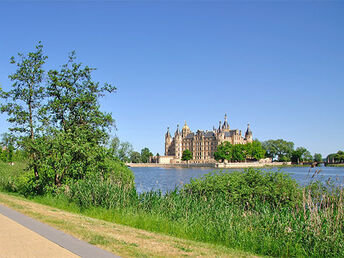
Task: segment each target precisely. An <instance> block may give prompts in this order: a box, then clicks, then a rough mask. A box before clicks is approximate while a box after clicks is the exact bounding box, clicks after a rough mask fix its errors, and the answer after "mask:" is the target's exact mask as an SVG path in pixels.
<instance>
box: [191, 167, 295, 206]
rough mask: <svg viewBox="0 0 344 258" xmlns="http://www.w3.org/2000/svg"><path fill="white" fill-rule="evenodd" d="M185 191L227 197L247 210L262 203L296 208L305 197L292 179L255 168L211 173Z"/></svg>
mask: <svg viewBox="0 0 344 258" xmlns="http://www.w3.org/2000/svg"><path fill="white" fill-rule="evenodd" d="M184 190H185V191H186V192H187V193H189V194H197V195H200V196H208V197H210V196H212V195H214V194H217V193H221V194H225V196H226V199H227V201H228V202H231V203H235V204H237V205H244V206H245V207H254V206H255V205H256V204H257V203H259V202H262V201H264V202H265V203H268V204H269V205H271V206H272V207H276V206H281V207H282V206H283V207H284V206H288V207H293V206H295V205H296V204H297V203H298V202H299V201H300V197H301V189H300V187H299V186H298V185H297V183H296V181H295V180H293V179H291V177H290V176H289V175H286V174H284V173H282V172H272V171H270V172H265V171H262V170H260V169H253V168H250V169H246V170H244V171H243V172H238V171H237V172H233V173H224V172H223V173H210V174H207V175H205V176H203V177H202V178H199V179H192V180H191V182H190V184H187V185H185V187H184Z"/></svg>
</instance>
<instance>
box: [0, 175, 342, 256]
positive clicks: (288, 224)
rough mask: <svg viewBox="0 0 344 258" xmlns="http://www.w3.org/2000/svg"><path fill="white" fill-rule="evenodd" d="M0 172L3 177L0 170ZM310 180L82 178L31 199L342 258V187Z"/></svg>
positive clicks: (250, 247) (267, 251)
mask: <svg viewBox="0 0 344 258" xmlns="http://www.w3.org/2000/svg"><path fill="white" fill-rule="evenodd" d="M0 173H1V172H0ZM317 174H319V173H318V171H316V172H315V173H314V175H310V182H309V184H308V185H307V186H300V185H298V184H297V183H296V182H295V181H294V180H293V179H291V178H290V177H289V176H288V175H286V174H283V173H281V172H265V171H263V170H257V169H248V170H245V171H244V172H242V171H241V172H235V173H230V174H227V173H217V174H216V175H215V174H210V175H206V176H205V177H203V178H201V179H198V180H194V181H192V182H190V184H188V185H186V186H185V187H184V188H182V189H175V190H173V191H170V192H167V193H162V192H161V191H150V192H145V193H137V191H136V189H135V188H130V187H123V186H121V185H118V184H115V183H113V181H111V179H110V178H109V179H107V180H104V179H101V178H92V179H85V180H79V181H78V182H75V183H73V184H70V185H69V186H68V187H66V188H65V189H63V190H62V189H61V190H60V191H59V192H56V193H55V194H54V195H51V194H50V195H45V196H35V197H31V198H33V199H34V200H35V201H37V202H40V203H44V204H48V205H51V206H55V207H58V208H61V209H64V210H69V211H72V212H75V213H82V214H84V215H87V216H91V217H95V218H99V219H103V220H107V221H111V222H115V223H120V224H124V225H128V226H132V227H136V228H140V229H145V230H149V231H154V232H160V233H164V234H168V235H173V236H177V237H181V238H186V239H192V240H197V241H202V242H209V243H215V244H218V245H224V246H227V247H231V248H235V249H238V250H243V251H248V252H252V253H255V254H262V255H269V256H314V257H325V256H331V257H338V256H344V248H343V239H344V225H343V221H344V211H343V200H344V196H343V194H344V193H343V189H342V187H340V186H339V185H338V184H336V183H335V182H332V181H327V182H321V181H317V180H316V176H317Z"/></svg>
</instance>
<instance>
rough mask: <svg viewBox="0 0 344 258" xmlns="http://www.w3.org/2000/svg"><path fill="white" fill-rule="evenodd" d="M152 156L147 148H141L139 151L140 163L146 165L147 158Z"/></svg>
mask: <svg viewBox="0 0 344 258" xmlns="http://www.w3.org/2000/svg"><path fill="white" fill-rule="evenodd" d="M151 156H153V153H151V151H150V150H149V149H148V148H143V149H142V150H141V161H142V162H143V163H148V162H149V157H151Z"/></svg>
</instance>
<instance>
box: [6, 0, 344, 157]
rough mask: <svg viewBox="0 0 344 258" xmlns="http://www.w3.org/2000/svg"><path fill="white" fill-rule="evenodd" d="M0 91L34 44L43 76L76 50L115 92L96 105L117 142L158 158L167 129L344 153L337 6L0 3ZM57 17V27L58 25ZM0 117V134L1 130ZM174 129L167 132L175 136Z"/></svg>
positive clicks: (342, 53)
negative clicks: (223, 129) (225, 128)
mask: <svg viewBox="0 0 344 258" xmlns="http://www.w3.org/2000/svg"><path fill="white" fill-rule="evenodd" d="M0 8H1V10H2V11H3V12H2V13H3V15H2V16H1V17H0V22H1V24H3V25H4V24H6V26H2V27H0V32H1V35H2V36H3V38H2V40H1V41H0V50H1V51H0V68H1V69H0V85H1V87H2V88H3V89H4V90H8V89H9V85H10V84H11V82H10V81H9V79H8V75H9V74H11V73H13V72H14V71H15V67H13V66H12V65H10V63H9V60H10V57H11V56H16V54H17V53H18V52H23V53H27V52H29V51H33V50H34V47H35V45H36V44H37V43H38V41H42V44H43V45H44V50H45V53H46V54H47V55H48V57H49V58H48V60H47V65H46V66H45V67H46V70H48V69H52V68H58V67H60V66H61V65H62V64H64V63H65V62H66V61H67V55H68V53H69V52H70V51H72V50H76V54H77V61H80V62H82V63H83V64H85V65H89V66H90V67H96V68H97V70H96V71H95V73H94V79H95V80H96V81H99V82H101V83H104V82H109V83H113V84H114V85H115V86H116V87H117V89H118V90H117V92H116V93H115V94H113V95H106V96H105V97H104V98H103V99H102V100H101V102H100V104H101V108H102V110H104V111H106V112H111V113H112V115H113V117H114V118H115V120H116V126H117V131H113V132H112V134H113V135H114V134H116V135H117V136H118V137H119V138H120V140H122V141H128V142H130V143H131V144H133V146H134V149H135V150H136V151H140V150H141V149H142V148H144V147H148V148H149V149H150V150H151V151H152V152H153V154H156V153H160V155H162V154H163V153H164V135H165V133H166V130H167V127H170V132H171V133H172V134H174V131H175V129H176V126H177V124H179V125H180V126H181V127H182V126H183V125H184V121H186V122H187V124H188V126H189V127H190V129H191V130H192V131H194V132H195V131H197V130H204V131H205V130H211V129H212V127H213V126H215V128H217V126H218V122H219V120H221V121H223V116H224V114H225V113H227V115H228V121H229V124H230V127H231V129H239V130H241V131H242V133H243V134H244V132H245V130H246V128H247V124H248V123H249V124H250V128H251V130H252V132H253V138H254V139H255V138H257V139H258V140H260V141H265V140H269V139H284V140H286V141H292V142H294V144H295V148H296V147H300V146H303V147H305V148H307V149H308V150H309V151H310V152H311V154H312V155H313V154H314V153H321V154H322V156H323V157H326V156H327V155H328V154H330V153H335V152H337V151H338V150H343V149H344V135H343V133H342V132H343V126H344V119H343V118H341V117H342V114H341V109H340V107H341V105H340V104H341V103H342V96H343V95H344V86H343V83H344V76H343V73H342V67H344V33H343V32H342V28H343V25H344V17H343V15H342V13H343V11H344V3H339V2H307V3H305V2H291V3H288V2H277V3H271V2H244V3H238V2H229V3H225V2H216V3H210V2H198V3H195V2H100V3H98V2H92V1H91V2H84V3H81V2H78V1H71V2H44V3H43V2H30V3H28V2H14V3H10V2H0ZM61 17H63V19H61ZM5 120H6V115H5V114H0V134H2V133H5V132H6V131H7V128H8V126H9V124H8V123H7V122H6V121H5ZM172 128H174V129H172Z"/></svg>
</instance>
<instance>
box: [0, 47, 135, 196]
mask: <svg viewBox="0 0 344 258" xmlns="http://www.w3.org/2000/svg"><path fill="white" fill-rule="evenodd" d="M36 48H37V51H36V52H34V53H29V54H28V55H27V56H24V55H21V54H20V57H21V60H20V61H19V62H15V61H14V59H12V62H13V63H15V64H17V67H18V69H17V72H16V73H15V74H13V75H11V76H10V79H11V80H12V81H14V83H13V85H12V90H11V91H9V92H3V91H2V92H1V96H2V98H4V99H6V100H7V104H6V105H4V104H3V105H2V106H1V110H2V112H7V114H8V115H9V117H10V118H9V121H10V122H11V123H13V124H14V125H15V127H13V128H11V130H12V131H14V132H17V133H19V134H20V135H21V138H20V140H21V141H20V143H21V146H22V147H23V149H24V150H25V151H26V152H27V153H29V155H28V158H29V165H30V168H33V170H34V177H30V176H26V175H25V177H24V178H23V179H21V182H22V183H23V182H24V183H23V186H25V187H26V186H28V187H26V188H27V189H28V188H29V187H31V190H30V191H31V193H33V192H34V193H44V192H46V191H51V190H54V189H55V188H56V187H59V186H61V185H63V184H66V183H69V182H72V181H75V180H79V179H82V178H85V177H92V176H100V177H103V178H104V177H109V176H110V174H111V177H112V178H118V179H123V176H122V175H121V176H119V177H116V176H114V174H115V172H116V171H115V170H116V169H117V168H119V167H123V166H122V165H120V166H118V164H119V163H118V161H116V158H115V156H114V155H113V152H112V151H111V150H109V149H107V148H105V144H106V143H107V142H108V139H109V132H110V130H111V128H113V127H114V120H113V118H112V116H111V114H108V113H106V112H102V111H101V110H100V105H99V98H100V97H102V96H104V94H105V93H112V92H114V91H115V89H116V88H115V87H114V86H111V85H109V84H104V85H100V84H99V83H98V82H95V81H93V79H92V72H93V71H94V69H93V68H89V67H88V66H83V65H82V64H80V63H76V62H75V55H74V53H72V54H71V55H70V56H69V58H68V61H67V63H66V64H65V65H63V66H62V67H61V69H60V70H50V71H49V72H48V73H47V76H45V73H44V70H43V69H42V66H43V64H44V63H45V60H46V56H44V55H43V52H42V49H43V47H42V46H41V45H39V46H37V47H36ZM43 77H46V78H47V80H46V81H45V82H46V85H45V87H44V86H43ZM18 103H19V104H18ZM125 145H126V144H123V143H122V144H121V146H120V149H119V152H120V151H122V152H121V153H119V154H123V153H124V154H125V157H128V155H127V154H128V152H129V150H128V149H130V148H128V146H125ZM118 171H123V169H122V168H121V169H119V170H118ZM116 173H117V172H116ZM121 173H122V172H121ZM126 173H128V176H129V177H130V178H131V176H130V175H129V174H130V173H131V172H130V170H126ZM129 177H128V178H129ZM124 181H125V180H124ZM124 181H123V182H124Z"/></svg>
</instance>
